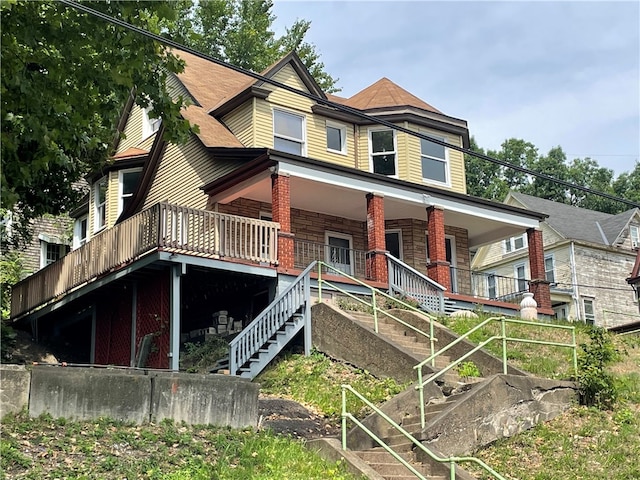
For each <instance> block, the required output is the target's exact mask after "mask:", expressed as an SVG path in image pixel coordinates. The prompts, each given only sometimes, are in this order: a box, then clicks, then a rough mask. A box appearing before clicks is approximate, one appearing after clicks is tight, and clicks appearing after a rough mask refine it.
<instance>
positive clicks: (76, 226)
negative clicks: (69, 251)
mask: <svg viewBox="0 0 640 480" xmlns="http://www.w3.org/2000/svg"><path fill="white" fill-rule="evenodd" d="M82 222H85V225H84V232H83V231H82V230H83V229H82ZM83 233H84V235H83ZM88 234H89V215H83V216H81V217H79V218H76V220H75V222H74V223H73V248H74V249H76V248H80V247H81V246H82V245H84V244H85V243H87V236H88Z"/></svg>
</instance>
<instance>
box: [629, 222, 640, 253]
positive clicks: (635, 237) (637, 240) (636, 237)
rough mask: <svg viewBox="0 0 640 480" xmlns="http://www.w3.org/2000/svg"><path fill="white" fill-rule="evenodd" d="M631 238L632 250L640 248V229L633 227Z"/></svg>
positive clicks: (630, 228)
mask: <svg viewBox="0 0 640 480" xmlns="http://www.w3.org/2000/svg"><path fill="white" fill-rule="evenodd" d="M629 236H630V237H631V248H638V247H640V227H638V226H637V225H631V226H630V227H629Z"/></svg>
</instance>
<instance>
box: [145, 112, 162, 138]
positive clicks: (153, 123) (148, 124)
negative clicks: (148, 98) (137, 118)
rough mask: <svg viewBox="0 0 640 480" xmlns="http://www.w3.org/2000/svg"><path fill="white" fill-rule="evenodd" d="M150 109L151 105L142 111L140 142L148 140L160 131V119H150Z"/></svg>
mask: <svg viewBox="0 0 640 480" xmlns="http://www.w3.org/2000/svg"><path fill="white" fill-rule="evenodd" d="M152 109H153V107H152V106H151V105H149V106H148V107H146V108H143V109H142V140H145V139H147V138H149V137H150V136H151V135H153V134H154V133H156V132H157V131H158V130H160V125H161V124H162V119H161V118H152V117H151V116H150V113H151V110H152Z"/></svg>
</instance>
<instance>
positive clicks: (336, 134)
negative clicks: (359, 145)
mask: <svg viewBox="0 0 640 480" xmlns="http://www.w3.org/2000/svg"><path fill="white" fill-rule="evenodd" d="M326 128H327V150H329V151H330V152H338V153H347V145H346V136H347V135H346V134H347V129H346V127H345V126H344V125H340V124H337V123H333V122H329V121H327V127H326Z"/></svg>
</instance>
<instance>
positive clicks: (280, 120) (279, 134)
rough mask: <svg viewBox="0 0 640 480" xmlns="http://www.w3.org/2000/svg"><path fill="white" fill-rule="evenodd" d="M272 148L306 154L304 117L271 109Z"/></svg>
mask: <svg viewBox="0 0 640 480" xmlns="http://www.w3.org/2000/svg"><path fill="white" fill-rule="evenodd" d="M273 148H275V149H276V150H280V151H281V152H286V153H293V154H295V155H306V148H305V127H304V117H303V116H302V115H296V114H295V113H290V112H285V111H283V110H274V111H273Z"/></svg>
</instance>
